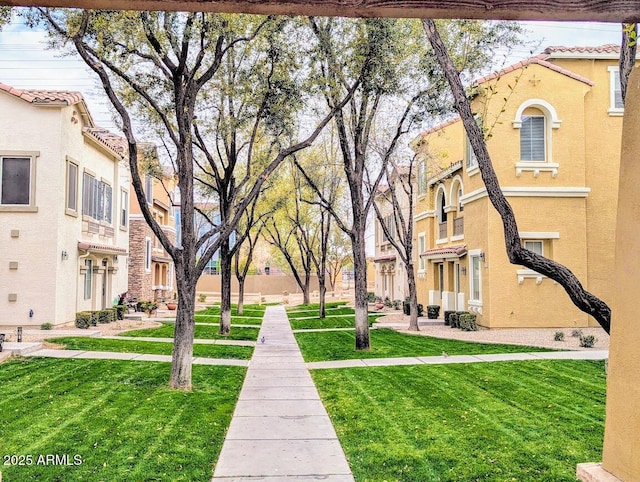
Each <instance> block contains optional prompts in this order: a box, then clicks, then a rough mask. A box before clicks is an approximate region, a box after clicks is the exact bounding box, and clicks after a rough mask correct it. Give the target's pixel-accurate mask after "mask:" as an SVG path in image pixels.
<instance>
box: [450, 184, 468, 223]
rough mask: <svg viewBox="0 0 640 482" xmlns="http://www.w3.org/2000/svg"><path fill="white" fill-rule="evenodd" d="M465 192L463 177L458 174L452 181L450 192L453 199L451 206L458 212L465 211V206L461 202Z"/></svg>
mask: <svg viewBox="0 0 640 482" xmlns="http://www.w3.org/2000/svg"><path fill="white" fill-rule="evenodd" d="M463 194H464V190H463V188H462V178H461V177H460V176H456V177H454V178H453V181H452V182H451V192H450V193H449V199H450V200H451V206H453V207H454V209H455V210H456V211H457V212H458V213H461V212H462V211H464V206H463V205H462V203H461V202H460V198H461V197H462V195H463ZM458 215H459V214H458Z"/></svg>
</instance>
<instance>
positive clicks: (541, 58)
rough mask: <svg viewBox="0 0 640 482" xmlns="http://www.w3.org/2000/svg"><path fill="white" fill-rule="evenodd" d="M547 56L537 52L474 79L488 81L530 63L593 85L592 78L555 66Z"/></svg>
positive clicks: (479, 82) (477, 82)
mask: <svg viewBox="0 0 640 482" xmlns="http://www.w3.org/2000/svg"><path fill="white" fill-rule="evenodd" d="M547 58H549V56H548V55H547V54H539V55H536V56H535V57H530V58H528V59H525V60H521V61H520V62H518V63H515V64H513V65H510V66H508V67H505V68H504V69H502V70H500V71H498V72H494V73H493V74H489V75H486V76H484V77H481V78H480V79H477V80H476V81H475V83H476V84H483V83H485V82H488V81H490V80H494V79H497V78H498V77H501V76H503V75H505V74H508V73H510V72H513V71H514V70H518V69H521V68H523V67H527V66H529V65H532V64H537V65H540V66H542V67H546V68H547V69H551V70H553V71H555V72H558V73H559V74H562V75H566V76H567V77H570V78H572V79H575V80H577V81H579V82H584V83H585V84H587V85H590V86H593V85H595V82H594V81H593V80H590V79H588V78H586V77H584V76H582V75H579V74H576V73H575V72H571V71H570V70H567V69H563V68H562V67H559V66H557V65H556V64H552V63H551V62H547V61H546V60H545V59H547Z"/></svg>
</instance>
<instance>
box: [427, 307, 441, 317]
mask: <svg viewBox="0 0 640 482" xmlns="http://www.w3.org/2000/svg"><path fill="white" fill-rule="evenodd" d="M439 314H440V307H439V306H438V305H427V318H429V319H430V320H435V319H437V318H438V315H439Z"/></svg>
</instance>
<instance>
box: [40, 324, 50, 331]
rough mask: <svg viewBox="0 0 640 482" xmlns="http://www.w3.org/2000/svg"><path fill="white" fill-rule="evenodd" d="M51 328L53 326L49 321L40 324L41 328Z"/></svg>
mask: <svg viewBox="0 0 640 482" xmlns="http://www.w3.org/2000/svg"><path fill="white" fill-rule="evenodd" d="M51 328H53V325H52V324H51V323H43V324H42V325H40V329H41V330H50V329H51Z"/></svg>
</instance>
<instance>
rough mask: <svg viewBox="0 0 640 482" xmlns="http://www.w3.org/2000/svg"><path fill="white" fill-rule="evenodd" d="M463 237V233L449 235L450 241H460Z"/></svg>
mask: <svg viewBox="0 0 640 482" xmlns="http://www.w3.org/2000/svg"><path fill="white" fill-rule="evenodd" d="M463 239H464V234H458V235H457V236H451V241H462V240H463Z"/></svg>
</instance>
